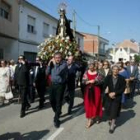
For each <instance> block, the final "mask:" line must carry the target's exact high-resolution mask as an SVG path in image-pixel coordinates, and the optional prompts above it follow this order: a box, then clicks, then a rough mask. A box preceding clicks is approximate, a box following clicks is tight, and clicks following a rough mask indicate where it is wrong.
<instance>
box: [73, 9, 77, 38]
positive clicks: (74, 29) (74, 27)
mask: <svg viewBox="0 0 140 140" xmlns="http://www.w3.org/2000/svg"><path fill="white" fill-rule="evenodd" d="M75 15H76V12H75V10H73V36H74V38H75V37H76V36H75V32H76V17H75Z"/></svg>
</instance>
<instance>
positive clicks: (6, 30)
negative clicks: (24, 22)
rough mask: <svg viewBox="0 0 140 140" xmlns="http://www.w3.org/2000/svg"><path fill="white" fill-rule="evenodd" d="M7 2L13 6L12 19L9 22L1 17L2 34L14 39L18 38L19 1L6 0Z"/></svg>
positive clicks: (0, 29)
mask: <svg viewBox="0 0 140 140" xmlns="http://www.w3.org/2000/svg"><path fill="white" fill-rule="evenodd" d="M0 2H1V0H0ZM5 2H6V3H7V4H9V5H10V6H11V18H10V21H9V20H7V19H4V18H2V17H1V16H0V33H1V34H4V35H8V36H10V37H13V38H18V20H19V19H18V17H19V14H18V13H19V12H18V11H19V7H18V6H19V5H18V0H5Z"/></svg>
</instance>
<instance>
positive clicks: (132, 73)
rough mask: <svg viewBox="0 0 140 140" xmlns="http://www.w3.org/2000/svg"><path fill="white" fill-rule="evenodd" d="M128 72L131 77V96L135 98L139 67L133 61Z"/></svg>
mask: <svg viewBox="0 0 140 140" xmlns="http://www.w3.org/2000/svg"><path fill="white" fill-rule="evenodd" d="M126 70H127V72H128V74H129V76H130V92H131V93H130V96H131V98H133V97H134V95H135V86H136V80H137V78H138V67H137V66H136V65H135V62H134V61H132V60H131V62H130V65H129V66H127V68H126Z"/></svg>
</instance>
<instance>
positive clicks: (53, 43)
mask: <svg viewBox="0 0 140 140" xmlns="http://www.w3.org/2000/svg"><path fill="white" fill-rule="evenodd" d="M65 13H66V12H65V10H64V9H60V10H59V14H60V19H59V21H58V26H57V31H56V36H52V35H50V37H49V38H46V39H45V41H44V42H42V43H41V44H40V45H39V46H38V48H39V52H38V56H40V57H41V59H42V60H44V61H46V62H48V61H49V60H50V59H51V58H52V57H53V56H54V53H56V52H61V53H62V56H63V59H67V58H68V56H71V55H73V56H75V58H76V59H79V58H81V53H80V50H79V46H78V44H77V42H76V40H75V38H74V37H73V34H72V30H71V29H70V22H69V21H68V19H67V17H66V15H65Z"/></svg>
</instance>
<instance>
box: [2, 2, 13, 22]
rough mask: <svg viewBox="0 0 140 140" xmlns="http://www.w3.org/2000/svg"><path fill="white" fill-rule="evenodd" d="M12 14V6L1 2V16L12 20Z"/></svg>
mask: <svg viewBox="0 0 140 140" xmlns="http://www.w3.org/2000/svg"><path fill="white" fill-rule="evenodd" d="M10 14H11V6H10V5H8V4H7V3H5V2H4V1H1V5H0V16H1V17H3V18H5V19H8V20H10Z"/></svg>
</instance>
